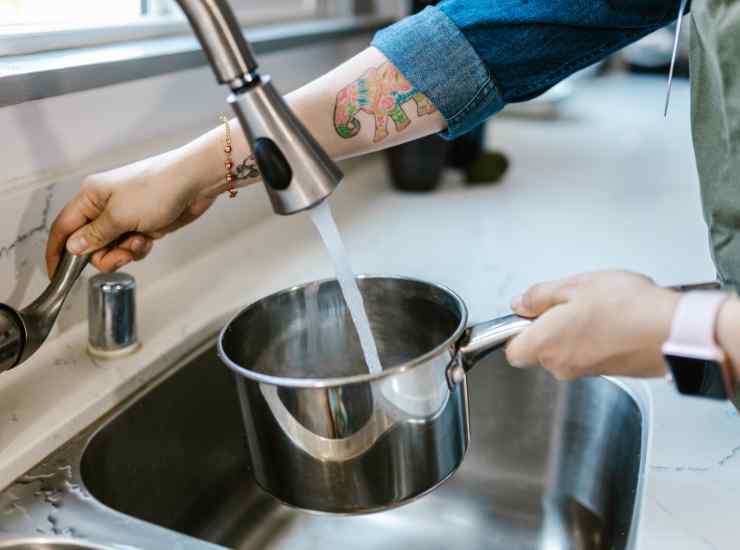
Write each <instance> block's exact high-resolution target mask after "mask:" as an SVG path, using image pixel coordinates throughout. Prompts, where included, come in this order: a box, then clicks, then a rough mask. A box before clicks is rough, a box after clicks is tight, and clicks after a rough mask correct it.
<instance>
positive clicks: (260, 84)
mask: <svg viewBox="0 0 740 550" xmlns="http://www.w3.org/2000/svg"><path fill="white" fill-rule="evenodd" d="M178 3H179V4H180V7H181V8H182V10H183V11H184V12H185V15H186V16H187V18H188V21H190V25H191V26H192V27H193V30H194V31H195V34H196V36H197V37H198V40H199V41H200V43H201V46H202V47H203V50H204V51H205V54H206V57H207V58H208V61H209V62H210V64H211V67H213V71H214V72H215V74H216V79H217V80H218V82H219V83H220V84H224V85H227V86H228V87H229V88H230V90H231V95H230V96H229V98H228V102H229V103H230V104H231V106H232V108H233V109H234V112H235V113H236V116H237V119H238V120H239V123H240V124H241V127H242V129H243V130H244V133H245V134H246V137H247V140H248V141H249V144H250V147H251V149H252V154H253V155H254V157H255V160H256V161H257V164H258V166H259V168H260V172H261V174H262V180H263V181H264V183H265V188H266V189H267V194H268V195H269V197H270V202H271V203H272V208H273V210H274V211H275V212H276V213H277V214H281V215H289V214H294V213H296V212H300V211H303V210H307V209H309V208H312V207H314V206H316V205H317V204H319V203H320V202H322V201H323V200H324V199H325V198H326V197H328V196H329V195H330V194H331V193H332V191H334V189H335V188H336V187H337V185H339V182H340V181H341V180H342V177H343V176H342V172H341V171H340V170H339V168H338V167H337V166H336V164H334V162H333V161H332V160H331V158H329V156H328V155H327V154H326V152H325V151H324V150H323V149H322V148H321V146H320V145H319V144H318V143H317V142H316V140H315V139H314V138H313V136H311V134H310V133H309V132H308V130H306V128H305V127H304V126H303V124H301V122H300V121H299V120H298V119H297V118H296V116H295V115H294V114H293V113H292V111H291V110H290V108H289V107H288V106H287V105H286V103H285V101H284V100H283V98H282V97H281V96H280V95H279V94H278V93H277V92H276V91H275V88H273V86H272V83H271V82H270V77H269V76H266V75H260V74H259V73H258V72H257V62H256V61H255V60H254V56H253V55H252V52H251V50H250V48H249V44H248V43H247V40H246V39H245V37H244V35H243V34H242V31H241V28H240V27H239V24H238V22H237V20H236V17H235V16H234V13H233V11H232V10H231V7H230V6H229V3H228V1H227V0H178ZM88 261H89V257H88V256H79V257H77V256H71V255H69V254H65V255H64V256H63V258H62V261H61V262H60V264H59V267H58V268H57V271H56V273H55V274H54V277H53V279H52V281H51V283H50V284H49V286H48V288H47V289H46V290H45V291H44V292H43V293H42V294H41V296H39V298H38V299H36V300H35V301H34V302H32V303H31V304H30V305H29V306H28V307H26V308H24V309H22V310H20V311H16V310H14V309H13V308H11V307H10V306H7V305H5V304H0V372H3V371H5V370H8V369H11V368H13V367H15V366H17V365H19V364H20V363H22V362H23V361H25V360H26V359H28V357H30V356H31V355H32V354H33V353H34V352H35V351H36V350H37V349H38V348H39V347H40V346H41V344H43V343H44V340H46V337H47V336H48V334H49V332H50V331H51V328H52V326H53V325H54V321H55V320H56V318H57V316H58V315H59V311H60V310H61V308H62V304H63V303H64V300H65V299H66V297H67V295H68V294H69V291H70V290H71V289H72V287H73V286H74V283H75V281H76V280H77V278H78V277H79V275H80V273H81V272H82V270H83V269H84V268H85V266H86V265H87V262H88Z"/></svg>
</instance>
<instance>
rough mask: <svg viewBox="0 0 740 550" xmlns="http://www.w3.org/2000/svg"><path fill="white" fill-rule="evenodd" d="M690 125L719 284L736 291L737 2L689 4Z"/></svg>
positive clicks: (739, 158)
mask: <svg viewBox="0 0 740 550" xmlns="http://www.w3.org/2000/svg"><path fill="white" fill-rule="evenodd" d="M691 13H692V16H691V21H692V24H691V65H690V66H691V123H692V132H693V137H694V151H695V152H696V164H697V168H698V170H699V181H700V183H701V197H702V203H703V207H704V217H705V219H706V222H707V225H708V227H709V239H710V242H711V247H712V255H713V258H714V263H715V265H716V267H717V273H718V275H719V278H720V281H721V282H722V284H723V286H726V287H728V288H729V289H734V290H735V291H736V292H737V291H739V290H740V1H733V0H694V2H692V7H691Z"/></svg>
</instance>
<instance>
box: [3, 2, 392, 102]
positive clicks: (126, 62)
mask: <svg viewBox="0 0 740 550" xmlns="http://www.w3.org/2000/svg"><path fill="white" fill-rule="evenodd" d="M392 21H393V20H392V19H389V18H387V17H379V16H357V17H348V18H341V19H328V20H327V19H325V20H314V21H307V22H301V23H290V24H285V25H275V26H270V27H266V28H250V29H247V30H246V31H245V33H246V35H247V38H248V39H249V41H250V44H251V46H252V49H253V51H254V53H255V54H256V55H259V54H262V53H267V52H274V51H278V50H283V49H287V48H295V47H299V46H302V45H305V44H312V43H315V42H317V41H319V40H337V39H341V38H348V37H351V36H355V35H357V34H358V33H366V32H373V31H375V30H378V29H380V28H382V27H384V26H386V25H388V24H390V23H392ZM206 63H207V61H206V58H205V55H204V54H203V52H202V50H201V48H200V44H198V42H197V40H196V39H195V38H194V37H193V36H192V35H190V36H170V37H162V38H155V39H149V40H138V41H133V42H127V43H123V44H112V45H101V46H94V47H87V48H76V49H69V50H59V51H54V52H43V53H36V54H27V55H17V56H8V57H0V107H6V106H9V105H16V104H18V103H24V102H26V101H33V100H37V99H45V98H49V97H55V96H59V95H62V94H69V93H73V92H81V91H85V90H90V89H93V88H99V87H101V86H110V85H112V84H119V83H121V82H128V81H130V80H136V79H140V78H149V77H153V76H159V75H162V74H167V73H172V72H176V71H182V70H186V69H192V68H196V67H200V66H203V65H206Z"/></svg>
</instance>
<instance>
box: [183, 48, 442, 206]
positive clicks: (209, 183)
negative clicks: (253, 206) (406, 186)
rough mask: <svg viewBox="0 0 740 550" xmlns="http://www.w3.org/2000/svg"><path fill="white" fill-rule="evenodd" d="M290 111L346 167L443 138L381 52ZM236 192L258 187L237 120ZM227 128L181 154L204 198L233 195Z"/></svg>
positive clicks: (298, 94) (361, 58) (420, 99)
mask: <svg viewBox="0 0 740 550" xmlns="http://www.w3.org/2000/svg"><path fill="white" fill-rule="evenodd" d="M286 101H287V103H288V105H289V106H290V107H291V109H293V111H294V112H295V114H296V116H297V117H298V119H299V120H300V121H301V122H302V123H303V124H304V126H305V127H306V128H308V130H309V131H310V132H311V134H312V135H313V136H314V138H315V139H316V140H317V141H318V142H319V143H320V144H321V146H322V147H323V148H324V149H325V150H326V152H327V153H328V154H329V155H330V156H331V157H332V158H334V159H337V160H338V159H342V158H347V157H352V156H357V155H362V154H366V153H370V152H372V151H377V150H380V149H385V148H387V147H391V146H393V145H397V144H399V143H403V142H405V141H410V140H413V139H417V138H419V137H422V136H425V135H428V134H431V133H435V132H439V131H440V130H442V129H444V127H445V121H444V118H443V117H442V116H441V115H440V114H439V112H437V110H436V109H435V108H434V106H433V105H432V104H431V103H430V102H429V101H428V100H427V99H426V98H425V97H424V96H423V95H421V94H419V93H417V92H416V90H414V89H413V87H412V86H411V85H410V84H409V83H408V81H407V80H406V79H405V78H404V77H403V75H401V74H400V73H398V71H397V70H396V69H395V67H393V65H391V64H390V63H389V62H388V60H387V59H386V58H385V57H384V56H383V54H382V53H380V51H378V50H377V49H375V48H368V49H366V50H365V51H363V52H362V53H360V54H358V55H356V56H355V57H353V58H352V59H350V60H348V61H347V62H345V63H343V64H342V65H340V66H339V67H337V68H336V69H334V70H332V71H331V72H329V73H327V74H325V75H324V76H322V77H320V78H318V79H316V80H314V81H313V82H310V83H309V84H306V85H305V86H303V87H302V88H299V89H298V90H296V91H294V92H292V93H290V94H288V95H287V96H286ZM230 128H231V137H232V146H233V151H232V156H233V159H234V165H235V166H234V168H233V169H232V172H233V173H234V175H235V177H236V179H235V180H234V182H233V183H234V186H235V187H241V186H245V185H249V184H252V183H255V182H257V181H259V180H260V177H259V170H258V167H257V166H256V163H255V162H254V159H253V157H252V156H251V153H250V149H249V145H248V144H247V140H246V138H245V136H244V133H243V132H242V130H241V128H240V127H239V124H238V123H237V122H236V120H232V121H231V123H230ZM224 143H225V128H224V127H223V126H219V127H217V128H214V129H213V130H211V131H210V132H208V133H207V134H205V135H203V136H201V137H199V138H198V139H196V140H195V141H193V142H191V143H189V144H187V145H186V146H185V147H183V148H182V149H181V150H180V151H178V154H180V155H181V157H182V159H183V161H184V162H189V164H190V166H191V167H192V171H190V182H191V183H192V184H193V185H198V186H199V187H200V188H201V189H202V190H203V192H204V193H206V194H208V195H217V194H219V193H221V192H223V191H225V190H226V189H227V188H228V183H227V181H226V172H227V170H226V167H225V165H224V163H225V161H226V158H225V154H224Z"/></svg>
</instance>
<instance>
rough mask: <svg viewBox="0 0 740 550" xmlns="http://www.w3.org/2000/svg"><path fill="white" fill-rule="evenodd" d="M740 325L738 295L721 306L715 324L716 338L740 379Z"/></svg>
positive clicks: (734, 373) (739, 301)
mask: <svg viewBox="0 0 740 550" xmlns="http://www.w3.org/2000/svg"><path fill="white" fill-rule="evenodd" d="M739 327H740V300H738V299H737V297H734V296H733V297H732V298H730V299H728V300H727V301H726V302H725V303H724V304H723V305H722V307H721V308H720V310H719V314H718V315H717V323H716V325H715V340H716V341H717V344H718V345H719V347H720V348H721V349H722V351H724V352H725V354H726V355H727V358H728V360H729V362H730V366H731V368H732V371H733V375H734V376H735V380H740V361H738V360H737V358H738V357H740V342H739V340H740V339H739V338H738V334H737V333H738V328H739Z"/></svg>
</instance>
